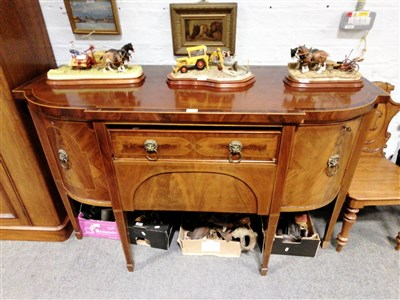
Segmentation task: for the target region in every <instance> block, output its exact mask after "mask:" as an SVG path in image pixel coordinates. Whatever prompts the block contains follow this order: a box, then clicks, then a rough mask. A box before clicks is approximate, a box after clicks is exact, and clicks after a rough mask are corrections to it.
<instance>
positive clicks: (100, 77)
mask: <svg viewBox="0 0 400 300" xmlns="http://www.w3.org/2000/svg"><path fill="white" fill-rule="evenodd" d="M144 79H145V75H144V73H143V69H142V67H141V66H129V67H127V68H126V69H125V71H123V72H118V71H109V70H107V71H104V70H103V69H99V68H96V67H92V68H91V69H74V68H72V67H70V66H61V67H59V68H57V69H52V70H50V71H48V72H47V84H51V85H81V84H134V85H141V84H142V82H143V81H144Z"/></svg>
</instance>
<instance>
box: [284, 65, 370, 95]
mask: <svg viewBox="0 0 400 300" xmlns="http://www.w3.org/2000/svg"><path fill="white" fill-rule="evenodd" d="M361 77H362V75H361V74H360V73H359V72H351V73H349V72H345V71H341V70H337V69H333V68H330V67H329V65H328V67H327V70H325V71H323V72H321V73H318V72H317V71H309V72H306V73H302V72H301V71H300V70H299V69H298V68H296V67H295V64H289V65H288V75H286V77H285V79H284V80H283V82H284V83H285V84H286V85H287V86H290V87H294V88H301V89H343V88H354V89H357V88H361V87H363V86H364V83H363V81H362V80H361Z"/></svg>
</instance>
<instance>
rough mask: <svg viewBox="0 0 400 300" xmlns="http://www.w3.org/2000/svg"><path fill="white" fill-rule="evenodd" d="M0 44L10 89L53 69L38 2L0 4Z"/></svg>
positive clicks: (52, 60)
mask: <svg viewBox="0 0 400 300" xmlns="http://www.w3.org/2000/svg"><path fill="white" fill-rule="evenodd" d="M0 44H1V45H2V46H1V47H0V65H1V66H2V67H3V68H4V74H5V77H6V78H7V82H8V85H9V87H10V89H14V88H16V87H17V86H19V85H21V84H22V83H24V82H26V81H28V80H31V79H33V78H35V77H37V76H39V75H41V74H43V73H44V72H47V71H48V70H49V69H51V68H54V67H56V60H55V58H54V55H53V50H52V48H51V44H50V40H49V37H48V34H47V30H46V24H45V23H44V20H43V16H42V10H41V8H40V5H39V1H30V2H29V5H27V3H26V1H21V0H16V1H0Z"/></svg>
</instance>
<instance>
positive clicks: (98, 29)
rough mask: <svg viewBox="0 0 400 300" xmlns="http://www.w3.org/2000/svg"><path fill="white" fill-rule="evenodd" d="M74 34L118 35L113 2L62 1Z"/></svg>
mask: <svg viewBox="0 0 400 300" xmlns="http://www.w3.org/2000/svg"><path fill="white" fill-rule="evenodd" d="M64 4H65V8H66V10H67V14H68V18H69V22H70V24H71V28H72V31H73V33H76V34H88V33H93V34H120V26H119V20H118V11H117V5H116V4H115V0H64Z"/></svg>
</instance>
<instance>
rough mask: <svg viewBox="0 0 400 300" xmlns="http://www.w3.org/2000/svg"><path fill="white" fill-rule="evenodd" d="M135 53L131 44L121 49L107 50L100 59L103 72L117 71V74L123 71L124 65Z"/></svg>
mask: <svg viewBox="0 0 400 300" xmlns="http://www.w3.org/2000/svg"><path fill="white" fill-rule="evenodd" d="M134 52H135V50H134V49H133V46H132V43H129V44H126V45H124V46H123V47H122V48H121V49H119V50H116V49H109V50H107V51H106V52H105V53H104V55H103V56H102V57H101V60H102V61H103V62H104V65H105V67H104V69H103V70H104V71H107V70H110V71H113V70H118V71H119V72H123V71H125V64H127V63H129V61H130V60H131V58H132V54H133V53H134Z"/></svg>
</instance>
